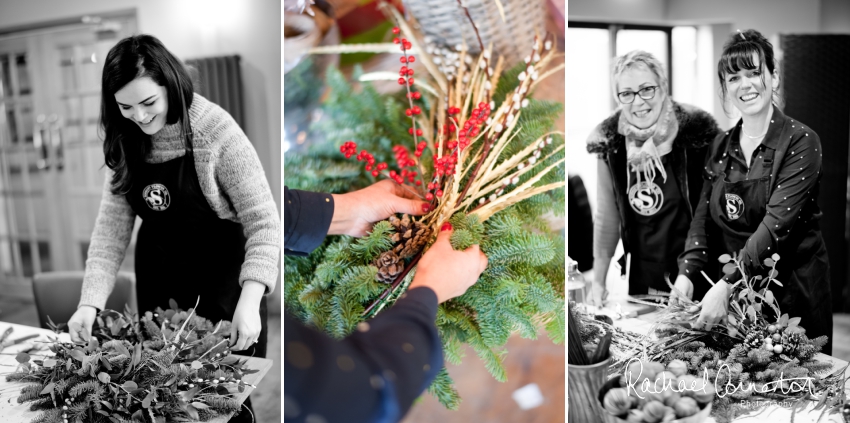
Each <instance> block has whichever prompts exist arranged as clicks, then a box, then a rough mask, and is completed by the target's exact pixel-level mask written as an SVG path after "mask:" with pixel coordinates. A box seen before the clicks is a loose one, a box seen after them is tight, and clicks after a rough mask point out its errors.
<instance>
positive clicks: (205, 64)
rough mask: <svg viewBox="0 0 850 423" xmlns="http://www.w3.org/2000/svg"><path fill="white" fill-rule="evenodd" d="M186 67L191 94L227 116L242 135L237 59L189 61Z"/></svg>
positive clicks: (240, 72)
mask: <svg viewBox="0 0 850 423" xmlns="http://www.w3.org/2000/svg"><path fill="white" fill-rule="evenodd" d="M186 65H188V66H189V73H190V75H191V76H192V79H193V80H194V81H195V91H196V92H197V93H199V94H201V95H202V96H204V97H206V98H207V99H208V100H210V101H212V102H213V103H215V104H218V105H219V106H221V108H222V109H224V110H226V111H227V112H228V113H230V115H231V116H233V119H234V120H235V121H236V123H237V124H239V126H240V127H241V128H242V130H243V131H245V114H244V110H245V107H244V103H243V102H242V96H243V94H242V91H243V88H242V71H241V70H240V68H239V55H233V56H220V57H206V58H199V59H190V60H186ZM245 133H246V134H247V131H245Z"/></svg>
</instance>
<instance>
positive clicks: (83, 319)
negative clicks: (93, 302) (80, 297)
mask: <svg viewBox="0 0 850 423" xmlns="http://www.w3.org/2000/svg"><path fill="white" fill-rule="evenodd" d="M95 317H97V309H96V308H94V307H92V306H87V305H84V306H80V307H79V308H78V309H77V311H75V312H74V314H73V315H72V316H71V318H70V319H69V320H68V332H69V333H70V334H71V342H85V341H87V339H85V338H87V337H88V336H83V334H91V327H92V325H94V319H95Z"/></svg>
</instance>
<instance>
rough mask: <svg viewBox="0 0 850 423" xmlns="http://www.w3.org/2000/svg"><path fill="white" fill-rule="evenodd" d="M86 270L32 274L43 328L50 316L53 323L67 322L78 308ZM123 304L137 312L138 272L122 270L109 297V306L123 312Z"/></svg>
mask: <svg viewBox="0 0 850 423" xmlns="http://www.w3.org/2000/svg"><path fill="white" fill-rule="evenodd" d="M84 275H85V272H83V271H63V272H44V273H39V274H36V275H35V276H33V278H32V290H33V295H34V297H35V307H36V309H37V310H38V320H39V323H40V324H41V327H43V328H49V327H48V325H47V316H50V319H51V320H53V323H56V324H60V323H67V322H68V320H69V319H70V318H71V316H72V315H73V314H74V312H75V311H77V305H78V304H79V302H80V291H81V289H82V287H83V276H84ZM124 304H127V305H129V306H130V309H131V310H132V311H133V312H136V275H135V274H134V273H128V272H119V273H118V277H117V278H116V280H115V288H114V289H113V290H112V294H111V295H110V296H109V298H108V299H107V300H106V308H108V309H110V310H115V311H118V312H123V311H124Z"/></svg>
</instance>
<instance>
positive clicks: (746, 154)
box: [676, 29, 832, 354]
mask: <svg viewBox="0 0 850 423" xmlns="http://www.w3.org/2000/svg"><path fill="white" fill-rule="evenodd" d="M717 77H718V79H719V81H720V84H721V87H722V92H723V97H724V100H726V101H729V102H730V103H731V104H732V105H733V106H734V107H735V108H736V109H738V111H740V112H741V119H740V120H739V121H738V123H737V124H736V125H735V126H734V127H732V128H731V129H729V130H728V131H726V132H725V133H724V134H723V135H722V136H719V137H718V138H717V139H716V140H715V141H714V143H712V145H711V150H710V152H709V158H708V160H707V161H706V165H707V166H706V167H705V179H706V181H705V184H704V185H703V189H702V194H701V201H699V207H698V208H697V210H696V214H695V216H694V220H693V222H692V224H691V227H690V230H689V231H688V232H689V234H688V239H687V242H686V244H685V250H684V253H682V256H681V270H680V272H679V273H680V279H679V280H678V281H677V284H676V286H677V288H682V289H684V290H687V289H688V288H690V287H692V286H694V285H702V286H703V287H704V288H707V286H706V285H707V283H704V282H703V281H702V279H701V278H697V281H696V282H695V283H694V284H691V280H692V277H691V278H690V279H689V278H688V277H689V276H690V275H694V274H695V273H698V272H699V270H700V269H701V268H702V266H703V265H705V263H707V262H713V261H715V260H716V258H717V253H718V252H720V253H736V254H737V258H738V260H740V263H742V266H743V268H744V269H745V270H746V272H747V274H749V275H756V274H759V271H760V270H763V269H762V266H761V263H763V260H764V259H765V258H767V257H771V256H772V255H774V254H779V256H781V257H783V258H784V257H792V259H791V260H782V261H781V262H778V264H777V266H776V269H777V270H778V271H779V274H780V275H785V276H784V277H783V283H784V286H780V287H778V288H775V289H774V290H773V292H774V295H775V296H776V299H777V300H778V301H779V308H780V309H781V310H783V311H787V312H789V314H790V315H791V316H799V317H801V318H802V321H801V322H800V325H801V326H804V327H805V328H806V329H807V331H806V335H807V336H809V337H811V338H813V339H814V338H816V337H818V336H820V335H827V336H830V337H831V336H832V293H831V292H830V291H831V289H830V282H829V259H828V257H827V251H826V244H825V243H824V240H823V236H822V234H821V230H820V226H819V223H818V222H819V221H820V218H821V216H822V215H823V213H822V212H821V210H820V207H819V206H818V202H817V199H818V193H819V191H820V179H821V176H822V174H823V171H822V157H823V149H822V147H821V143H820V138H819V137H818V134H817V133H815V131H813V130H812V128H810V127H809V126H808V125H806V124H804V123H802V122H800V121H798V120H795V119H793V118H791V117H789V116H786V115H785V114H784V113H782V111H781V110H780V109H779V108H778V107H777V105H776V104H775V103H774V101H772V100H774V99H776V100H777V101H778V97H777V96H776V95H775V93H776V89H777V88H778V87H779V76H778V73H777V70H776V63H775V59H774V55H773V46H772V45H771V44H770V42H769V41H768V40H767V39H766V38H765V37H764V36H762V34H761V33H759V32H758V31H756V30H752V29H751V30H747V31H744V32H740V31H739V32H736V33H733V34H732V35H730V37H729V40H728V41H727V43H726V45H725V46H724V48H723V55H722V56H721V58H720V61H719V62H718V64H717ZM713 230H716V232H717V233H718V235H719V236H708V235H707V234H708V233H709V232H710V231H713ZM710 249H711V250H710ZM709 274H711V273H709ZM715 276H717V275H715ZM740 278H741V273H740V271H739V272H736V273H734V274H729V275H726V276H725V277H724V278H723V279H722V280H720V281H719V282H717V283H716V284H715V285H714V286H713V287H712V288H711V289H710V290H709V291H708V293H706V295H705V297H704V298H703V299H702V304H703V306H702V310H701V312H700V317H699V319H698V320H697V322H696V324H695V327H706V328H708V329H710V328H711V327H712V325H714V324H717V323H718V322H722V321H723V319H725V318H726V315H727V309H728V291H729V285H728V284H727V282H728V283H735V282H737V281H738V280H739V279H740ZM680 282H681V285H680ZM696 299H699V297H696ZM831 351H832V340H831V339H830V340H829V341H828V342H827V344H826V345H825V346H824V348H823V352H824V353H826V354H830V353H831Z"/></svg>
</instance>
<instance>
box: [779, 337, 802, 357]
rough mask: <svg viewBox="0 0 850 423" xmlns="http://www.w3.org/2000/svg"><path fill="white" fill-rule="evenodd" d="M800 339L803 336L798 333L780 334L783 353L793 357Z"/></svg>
mask: <svg viewBox="0 0 850 423" xmlns="http://www.w3.org/2000/svg"><path fill="white" fill-rule="evenodd" d="M802 341H803V337H802V335H801V334H800V333H792V334H790V335H787V334H786V335H782V345H783V347H784V353H785V354H787V355H788V356H789V357H793V356H794V354H795V353H796V352H797V348H798V347H799V346H800V343H801V342H802Z"/></svg>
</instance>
